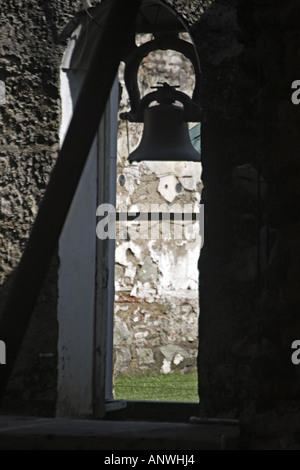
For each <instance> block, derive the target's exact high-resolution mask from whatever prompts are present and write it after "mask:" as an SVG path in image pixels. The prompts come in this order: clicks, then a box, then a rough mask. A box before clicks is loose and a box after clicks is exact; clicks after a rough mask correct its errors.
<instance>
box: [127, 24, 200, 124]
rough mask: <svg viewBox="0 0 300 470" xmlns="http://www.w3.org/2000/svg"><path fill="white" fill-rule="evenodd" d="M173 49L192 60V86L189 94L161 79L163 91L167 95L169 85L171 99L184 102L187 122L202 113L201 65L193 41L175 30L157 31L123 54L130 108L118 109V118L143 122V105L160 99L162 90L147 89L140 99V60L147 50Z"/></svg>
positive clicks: (197, 119) (196, 118)
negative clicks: (120, 111)
mask: <svg viewBox="0 0 300 470" xmlns="http://www.w3.org/2000/svg"><path fill="white" fill-rule="evenodd" d="M159 49H160V50H167V49H171V50H175V51H177V52H180V53H182V54H183V55H184V56H185V57H186V58H187V59H189V60H190V61H191V62H192V65H193V67H194V73H195V86H194V90H193V95H192V98H190V97H189V96H188V95H186V94H185V93H183V92H180V91H178V90H175V87H171V86H169V85H168V84H166V83H164V84H163V87H164V90H163V93H164V95H166V89H167V87H169V91H168V93H169V96H170V95H172V101H171V102H174V101H176V100H177V101H180V102H181V103H182V104H183V105H184V120H185V121H189V122H199V120H200V117H201V108H200V105H199V102H200V77H201V69H200V63H199V58H198V55H197V52H196V50H195V47H194V45H193V44H191V43H189V42H187V41H184V40H183V39H180V38H178V36H177V34H171V33H166V34H163V33H162V34H156V35H155V38H154V39H153V40H151V41H148V42H146V43H144V44H142V45H141V46H139V47H138V46H136V45H135V46H134V48H133V50H132V51H131V52H130V53H129V54H127V55H126V57H124V62H125V71H124V81H125V85H126V88H127V91H128V95H129V100H130V105H131V110H130V111H129V112H125V113H121V115H120V117H121V119H124V120H128V121H131V122H143V120H144V119H143V114H144V109H145V107H146V106H147V105H148V104H150V102H152V101H155V100H157V101H159V99H158V98H160V96H161V91H160V89H158V90H157V91H156V92H153V93H149V94H148V95H146V96H145V97H144V98H143V99H142V100H141V98H140V91H139V86H138V78H137V77H138V69H139V66H140V63H141V61H142V60H143V59H144V58H145V57H146V56H147V55H148V54H149V53H150V52H153V51H156V50H159Z"/></svg>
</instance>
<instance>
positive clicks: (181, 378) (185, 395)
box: [115, 373, 199, 402]
mask: <svg viewBox="0 0 300 470" xmlns="http://www.w3.org/2000/svg"><path fill="white" fill-rule="evenodd" d="M197 380H198V379H197V374H196V373H194V374H166V375H160V374H157V375H142V376H138V377H122V378H116V379H115V399H116V400H120V399H127V400H152V401H182V402H198V401H199V398H198V392H197V387H198V386H197Z"/></svg>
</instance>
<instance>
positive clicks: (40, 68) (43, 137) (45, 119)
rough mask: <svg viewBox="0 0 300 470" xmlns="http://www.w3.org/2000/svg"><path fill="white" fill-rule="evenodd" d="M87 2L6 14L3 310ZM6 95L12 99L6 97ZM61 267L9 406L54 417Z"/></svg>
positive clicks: (0, 242) (49, 285)
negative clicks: (68, 52) (76, 24)
mask: <svg viewBox="0 0 300 470" xmlns="http://www.w3.org/2000/svg"><path fill="white" fill-rule="evenodd" d="M79 7H80V1H76V2H74V1H66V2H65V1H60V0H55V1H51V2H47V1H42V2H36V1H27V0H8V1H6V2H3V4H2V5H1V11H0V83H1V89H2V99H1V100H0V103H1V104H0V128H1V131H0V172H1V179H0V224H1V230H0V286H1V290H0V306H2V304H3V302H4V300H5V297H6V295H7V292H8V289H9V285H10V284H11V280H12V278H13V273H14V269H15V268H16V266H17V264H18V262H19V260H20V257H21V254H22V250H23V248H24V246H25V243H26V240H27V238H28V235H29V232H30V227H31V224H32V222H33V220H34V217H35V215H36V213H37V210H38V206H39V202H40V200H41V197H42V195H43V193H44V190H45V187H46V185H47V181H48V178H49V175H50V172H51V169H52V167H53V164H54V162H55V159H56V156H57V151H58V149H59V137H58V132H59V126H60V96H59V68H60V63H61V59H62V54H63V51H64V48H65V45H63V44H59V34H60V32H61V31H62V30H63V28H64V27H65V25H66V24H67V23H68V22H69V20H70V19H71V17H72V16H73V15H74V13H75V12H76V11H77V10H78V9H79ZM4 91H5V96H4ZM57 263H58V261H57V259H56V257H55V258H54V260H53V266H52V268H51V270H50V272H49V275H48V279H47V281H46V283H45V288H44V290H43V292H42V293H41V295H40V299H39V302H38V305H37V307H36V310H35V313H34V315H33V318H32V321H31V324H30V327H29V330H28V332H27V334H26V338H25V341H24V343H23V346H22V350H21V352H20V355H19V359H18V361H17V363H16V366H15V370H14V373H13V376H12V378H11V380H10V384H9V386H8V391H7V396H6V399H5V401H4V404H5V406H9V407H10V408H12V409H16V408H17V409H18V411H19V412H24V411H25V410H26V409H27V410H28V409H30V410H31V412H33V411H34V412H37V411H38V410H42V412H43V413H53V411H54V407H55V399H56V361H57V350H56V345H57V325H56V302H57Z"/></svg>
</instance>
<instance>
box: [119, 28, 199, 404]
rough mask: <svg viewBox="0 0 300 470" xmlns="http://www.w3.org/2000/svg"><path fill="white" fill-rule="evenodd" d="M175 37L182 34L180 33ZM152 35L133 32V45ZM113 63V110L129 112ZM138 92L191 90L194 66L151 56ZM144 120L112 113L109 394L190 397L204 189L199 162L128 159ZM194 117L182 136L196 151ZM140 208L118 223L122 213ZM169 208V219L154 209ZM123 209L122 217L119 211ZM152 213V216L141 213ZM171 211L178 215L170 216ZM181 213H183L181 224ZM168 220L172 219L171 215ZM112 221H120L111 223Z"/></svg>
mask: <svg viewBox="0 0 300 470" xmlns="http://www.w3.org/2000/svg"><path fill="white" fill-rule="evenodd" d="M180 37H181V39H184V40H188V41H189V40H190V36H189V34H188V33H180ZM150 39H151V35H149V34H148V35H147V34H143V35H142V34H141V35H137V38H136V43H137V45H140V44H142V43H144V42H147V41H149V40H150ZM123 71H124V65H123V64H121V65H120V70H119V83H120V91H121V92H122V93H120V104H119V111H120V113H121V112H124V111H128V110H129V98H128V94H127V91H126V88H125V85H124V80H123ZM138 80H139V87H140V91H141V95H142V96H144V95H145V94H147V93H149V91H151V88H152V87H155V86H157V84H158V83H159V82H167V83H168V84H169V85H171V86H176V87H179V90H180V91H183V92H184V93H186V94H188V95H189V96H191V95H192V90H193V87H194V73H193V66H192V64H191V63H190V61H189V60H188V59H186V58H185V57H184V56H183V55H182V54H180V53H179V52H176V51H173V50H167V51H155V52H151V53H150V54H149V55H148V56H147V57H145V58H144V60H143V61H142V63H141V66H140V69H139V74H138ZM142 130H143V125H142V124H138V123H131V122H128V121H122V120H120V119H119V127H118V152H117V189H116V195H117V198H116V211H117V214H119V216H120V217H119V219H122V222H121V221H119V222H118V223H117V230H116V233H117V236H116V248H115V299H114V333H113V337H114V340H113V345H114V346H113V396H114V399H127V400H147V401H149V400H150V401H168V402H170V401H174V402H198V401H199V399H198V379H197V365H196V357H197V352H198V317H199V286H198V279H199V273H198V258H199V255H200V248H201V243H202V242H201V235H200V230H199V223H200V221H199V218H197V220H196V221H195V220H192V219H191V218H189V217H188V216H186V214H193V213H196V214H197V213H199V210H200V209H199V208H200V198H201V190H202V182H201V164H200V163H198V162H186V161H182V162H169V161H168V162H159V161H151V162H150V161H147V162H146V161H144V162H140V163H132V164H130V163H129V162H128V155H129V154H130V153H131V152H132V151H133V150H134V149H135V148H136V147H137V145H138V143H139V141H140V138H141V135H142ZM200 133H201V129H200V123H192V124H190V137H191V141H192V143H193V145H194V146H195V148H196V149H197V150H198V151H200V143H201V137H200ZM126 213H127V214H128V213H129V214H138V213H139V214H141V215H140V217H139V218H138V219H134V218H133V219H132V220H130V219H129V220H127V219H126V220H125V218H124V214H126ZM168 213H169V214H170V215H171V216H170V217H169V218H168V217H167V218H166V219H165V218H164V216H162V217H159V214H168ZM121 214H122V216H121ZM149 214H150V216H149ZM172 214H177V216H179V218H178V220H177V217H176V216H175V217H174V216H173V217H172ZM182 214H184V216H185V219H187V220H180V216H181V215H182ZM174 218H175V220H174ZM117 220H118V219H117Z"/></svg>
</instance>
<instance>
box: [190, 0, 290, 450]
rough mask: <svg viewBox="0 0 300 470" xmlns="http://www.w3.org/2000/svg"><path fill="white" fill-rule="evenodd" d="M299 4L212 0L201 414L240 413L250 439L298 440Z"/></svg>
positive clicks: (286, 445) (205, 62) (285, 443)
mask: <svg viewBox="0 0 300 470" xmlns="http://www.w3.org/2000/svg"><path fill="white" fill-rule="evenodd" d="M298 24H299V5H298V4H297V3H296V2H294V1H288V2H285V3H284V4H283V3H281V2H278V1H275V0H274V1H269V2H250V1H249V2H248V1H246V2H245V1H225V0H222V1H221V0H220V1H218V0H215V1H214V2H213V3H212V6H211V8H209V9H208V10H207V11H206V12H205V14H204V15H203V16H202V19H201V21H200V23H199V24H198V25H197V26H196V29H195V36H196V42H197V45H198V47H199V53H200V58H201V62H202V69H203V72H204V73H203V84H202V85H203V88H202V91H203V107H204V110H205V113H204V120H203V124H202V163H203V176H202V177H203V183H204V191H203V200H204V204H206V211H205V215H206V218H205V245H204V248H203V250H202V253H201V259H200V272H201V283H200V308H201V315H200V325H199V335H200V336H199V361H198V364H199V390H200V407H201V415H208V416H214V417H215V416H227V417H234V416H235V417H239V416H240V415H241V413H242V412H243V414H242V423H243V426H242V429H243V431H245V438H246V440H247V439H248V445H249V438H250V436H251V439H252V442H251V444H250V445H249V447H250V448H251V445H252V446H253V448H256V446H257V448H264V449H297V448H299V444H298V443H297V435H298V424H297V421H298V415H299V369H297V366H294V365H293V364H292V362H291V354H292V350H291V344H292V342H293V340H295V339H297V338H298V337H299V321H298V315H299V313H298V311H299V289H298V288H297V287H296V286H297V285H298V281H297V280H298V278H299V221H298V218H299V210H298V206H299V204H298V199H299V190H298V188H299V158H298V154H299V133H298V131H297V129H299V109H298V108H297V107H295V106H294V105H293V104H292V103H291V84H292V82H293V81H294V80H297V79H299V78H298V77H299V65H298V64H299V60H298V55H299V33H298V31H297V28H298Z"/></svg>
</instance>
